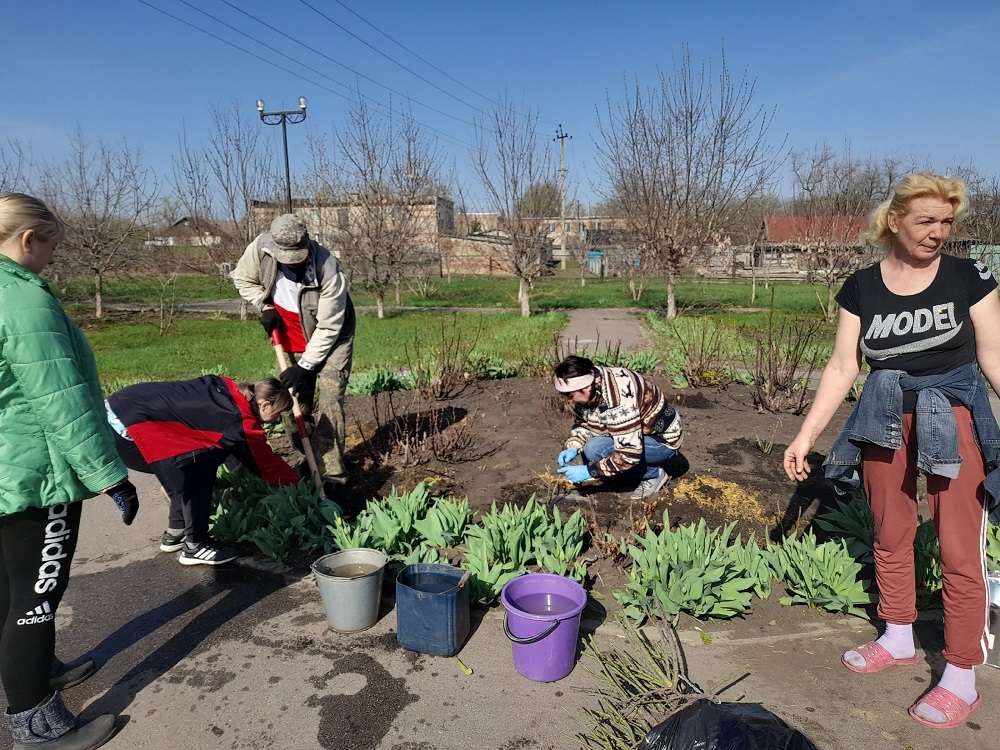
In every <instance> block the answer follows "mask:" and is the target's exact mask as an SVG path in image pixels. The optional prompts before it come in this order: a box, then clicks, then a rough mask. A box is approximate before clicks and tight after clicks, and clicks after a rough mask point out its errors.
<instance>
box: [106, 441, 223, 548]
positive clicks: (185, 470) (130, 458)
mask: <svg viewBox="0 0 1000 750" xmlns="http://www.w3.org/2000/svg"><path fill="white" fill-rule="evenodd" d="M115 448H117V449H118V455H119V457H120V458H121V459H122V461H123V462H124V463H125V465H126V466H127V467H128V468H129V469H131V470H132V471H139V472H142V473H144V474H153V475H154V476H155V477H156V478H157V479H158V480H160V484H161V485H162V486H163V490H164V492H166V493H167V497H169V498H170V514H169V516H168V518H167V525H168V526H169V527H170V528H171V529H184V534H185V537H186V538H187V541H188V542H190V543H192V544H194V543H197V542H204V541H205V540H206V539H208V524H209V521H210V520H211V518H212V492H213V491H214V490H215V475H216V473H217V472H218V471H219V467H220V466H222V463H223V462H224V461H225V459H226V456H227V455H228V454H226V453H225V452H224V451H221V450H211V451H199V452H197V453H190V454H186V455H184V456H178V457H176V458H174V459H173V460H167V461H156V462H154V463H155V465H154V466H150V465H149V464H148V463H147V462H146V459H144V458H143V457H142V454H141V453H140V452H139V449H138V448H137V447H136V444H135V443H133V442H132V441H131V440H126V439H125V438H123V437H122V436H121V435H118V434H115Z"/></svg>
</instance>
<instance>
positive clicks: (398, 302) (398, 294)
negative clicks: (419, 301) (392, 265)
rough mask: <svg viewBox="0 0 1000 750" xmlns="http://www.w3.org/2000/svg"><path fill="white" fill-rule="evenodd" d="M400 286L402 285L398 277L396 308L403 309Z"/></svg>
mask: <svg viewBox="0 0 1000 750" xmlns="http://www.w3.org/2000/svg"><path fill="white" fill-rule="evenodd" d="M399 285H400V282H399V277H397V278H396V307H401V306H402V303H401V302H400V293H399Z"/></svg>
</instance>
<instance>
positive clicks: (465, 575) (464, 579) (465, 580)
mask: <svg viewBox="0 0 1000 750" xmlns="http://www.w3.org/2000/svg"><path fill="white" fill-rule="evenodd" d="M470 575H472V574H471V573H470V572H469V571H468V570H467V571H465V573H463V574H462V577H461V578H460V579H459V580H458V583H456V584H455V585H454V586H452V587H451V588H450V589H445V590H444V591H442V592H440V594H438V596H440V595H441V594H450V593H451V592H452V591H456V590H458V589H460V588H462V587H463V586H465V584H466V583H468V582H469V576H470Z"/></svg>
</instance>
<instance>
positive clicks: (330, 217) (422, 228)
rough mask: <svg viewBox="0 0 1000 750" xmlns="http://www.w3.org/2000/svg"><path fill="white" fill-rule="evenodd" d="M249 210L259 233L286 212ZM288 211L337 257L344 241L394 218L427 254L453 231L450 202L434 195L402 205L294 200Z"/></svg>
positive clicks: (260, 206)
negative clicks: (410, 229) (409, 227)
mask: <svg viewBox="0 0 1000 750" xmlns="http://www.w3.org/2000/svg"><path fill="white" fill-rule="evenodd" d="M250 210H251V215H252V217H253V224H254V226H255V227H257V229H258V231H261V232H263V231H266V230H267V227H268V225H269V224H270V223H271V221H272V220H273V219H274V218H275V217H276V216H279V215H281V214H283V213H285V210H286V208H285V204H284V203H274V202H271V201H254V202H253V204H252V205H251V209H250ZM292 211H293V212H294V213H295V214H297V215H298V216H300V217H301V218H302V219H303V220H304V221H305V223H306V227H308V229H309V234H310V236H311V237H312V238H313V239H314V240H316V241H317V242H319V243H320V244H322V245H324V246H325V247H328V248H329V249H330V250H333V251H334V252H335V253H338V254H339V251H340V249H341V247H340V246H341V245H343V244H344V242H345V240H347V239H349V238H351V237H352V236H357V235H362V236H363V235H364V234H365V228H366V227H367V226H370V225H372V224H373V222H374V223H377V224H380V225H381V226H389V227H391V226H392V223H393V221H394V220H395V217H397V216H398V217H399V221H401V222H407V223H412V226H413V229H414V241H415V242H416V245H417V246H418V247H419V248H421V249H424V250H427V251H429V252H435V253H436V248H437V241H438V238H439V237H440V236H441V235H443V234H452V233H453V232H454V230H455V204H454V202H452V201H451V200H450V199H448V198H443V197H441V196H437V195H428V196H423V197H420V198H417V199H415V200H413V201H412V202H410V203H407V204H405V205H403V204H400V203H398V202H393V201H385V202H384V204H378V203H374V204H373V203H371V202H368V203H366V202H364V201H363V200H362V199H361V198H360V197H359V196H356V195H345V196H343V197H339V198H334V199H330V200H315V201H307V200H302V199H296V200H293V201H292Z"/></svg>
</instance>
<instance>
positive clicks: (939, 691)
mask: <svg viewBox="0 0 1000 750" xmlns="http://www.w3.org/2000/svg"><path fill="white" fill-rule="evenodd" d="M982 702H983V696H982V695H979V694H978V693H977V694H976V700H975V701H973V703H972V705H971V706H970V705H969V704H968V703H966V702H965V701H963V700H962V699H961V698H959V697H958V696H957V695H955V694H954V693H953V692H951V691H950V690H947V689H946V688H943V687H941V686H938V687H935V688H931V689H930V690H928V691H927V692H926V693H925V694H924V695H923V697H921V698H920V699H919V700H918V701H917V702H916V703H914V704H913V705H912V706H910V711H909V714H910V717H911V718H912V719H913V720H914V721H915V722H917V723H918V724H923V725H924V726H925V727H930V728H931V729H953V728H954V727H957V726H960V725H961V724H964V723H965V722H966V720H967V719H968V718H969V714H971V713H972V712H973V711H975V710H976V709H977V708H979V704H980V703H982ZM921 703H926V704H927V705H928V706H930V707H931V708H933V709H934V710H935V711H940V712H941V714H942V715H943V716H944V717H945V719H947V721H942V722H936V721H928V720H927V719H925V718H924V717H923V716H918V715H917V714H916V713H914V710H915V709H916V707H917V706H919V705H920V704H921Z"/></svg>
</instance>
